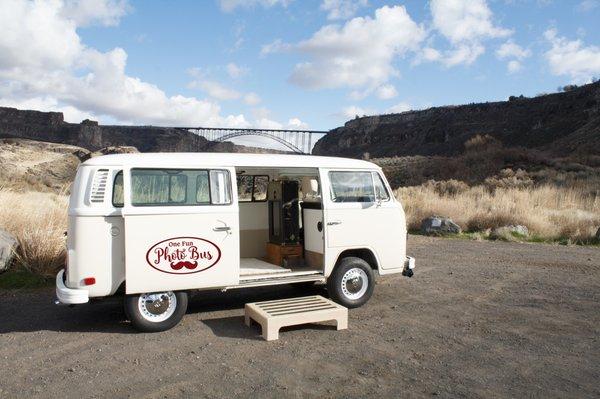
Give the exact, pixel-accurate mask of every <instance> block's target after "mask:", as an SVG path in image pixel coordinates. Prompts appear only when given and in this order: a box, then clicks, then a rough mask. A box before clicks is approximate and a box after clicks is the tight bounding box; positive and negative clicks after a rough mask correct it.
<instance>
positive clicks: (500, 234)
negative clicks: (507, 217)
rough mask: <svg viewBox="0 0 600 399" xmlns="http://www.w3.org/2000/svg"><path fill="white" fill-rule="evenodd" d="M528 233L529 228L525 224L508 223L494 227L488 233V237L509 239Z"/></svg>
mask: <svg viewBox="0 0 600 399" xmlns="http://www.w3.org/2000/svg"><path fill="white" fill-rule="evenodd" d="M528 235H529V229H528V228H527V226H522V225H520V224H518V225H509V226H502V227H496V228H495V229H493V230H492V232H491V233H490V238H491V239H493V240H507V241H511V240H514V239H515V238H518V237H519V236H520V237H527V236H528Z"/></svg>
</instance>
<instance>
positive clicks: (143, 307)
mask: <svg viewBox="0 0 600 399" xmlns="http://www.w3.org/2000/svg"><path fill="white" fill-rule="evenodd" d="M187 305H188V297H187V294H186V293H185V292H183V291H177V292H173V291H166V292H154V293H144V294H134V295H127V296H126V297H125V313H126V314H127V318H129V320H130V321H131V324H133V326H134V327H135V328H136V329H138V330H140V331H143V332H159V331H165V330H168V329H170V328H172V327H174V326H175V325H177V323H179V321H180V320H181V318H182V317H183V315H184V314H185V312H186V310H187Z"/></svg>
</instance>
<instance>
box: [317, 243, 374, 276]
mask: <svg viewBox="0 0 600 399" xmlns="http://www.w3.org/2000/svg"><path fill="white" fill-rule="evenodd" d="M327 250H328V251H330V252H331V251H332V250H337V251H336V253H335V254H334V255H332V256H331V257H330V258H329V259H335V261H334V262H328V264H327V265H326V267H325V277H329V276H330V275H331V273H332V272H333V269H334V268H335V267H336V266H337V265H338V263H339V262H340V260H341V259H342V258H345V257H346V256H355V257H357V258H361V259H363V260H364V261H365V262H367V263H368V264H369V265H370V266H371V268H372V269H373V271H375V272H377V274H378V275H380V274H381V273H380V269H379V265H380V264H381V262H380V261H379V257H378V256H377V251H375V249H374V248H373V247H371V246H368V245H359V246H354V247H343V248H342V247H340V248H328V249H327Z"/></svg>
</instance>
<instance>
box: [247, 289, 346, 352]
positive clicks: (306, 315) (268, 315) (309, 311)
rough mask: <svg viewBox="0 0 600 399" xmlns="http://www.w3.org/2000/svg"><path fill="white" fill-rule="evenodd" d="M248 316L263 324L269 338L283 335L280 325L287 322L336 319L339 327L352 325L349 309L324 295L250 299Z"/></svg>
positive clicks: (286, 324) (292, 324) (270, 339)
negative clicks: (280, 332)
mask: <svg viewBox="0 0 600 399" xmlns="http://www.w3.org/2000/svg"><path fill="white" fill-rule="evenodd" d="M244 319H245V322H246V325H247V326H250V324H251V319H253V320H254V321H256V322H257V323H258V324H260V325H261V327H262V336H263V338H264V339H266V340H267V341H272V340H275V339H278V338H279V329H280V328H281V327H285V326H295V325H298V324H306V323H316V322H320V321H330V320H335V321H336V322H337V329H338V330H345V329H346V328H348V309H346V308H345V307H343V306H341V305H338V304H337V303H335V302H332V301H330V300H329V299H325V298H323V297H322V296H320V295H314V296H305V297H299V298H288V299H277V300H274V301H265V302H254V303H247V304H246V306H245V307H244Z"/></svg>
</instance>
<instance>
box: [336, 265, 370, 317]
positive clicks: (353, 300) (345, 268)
mask: <svg viewBox="0 0 600 399" xmlns="http://www.w3.org/2000/svg"><path fill="white" fill-rule="evenodd" d="M350 271H352V273H349V272H350ZM348 273H349V274H348ZM352 275H354V277H352ZM344 276H347V277H346V279H345V277H344ZM348 276H351V278H350V279H348ZM355 279H358V280H357V281H358V282H357V283H355V282H354V281H355ZM365 283H366V284H367V286H366V287H365V288H364V290H363V286H364V284H365ZM350 284H352V286H350ZM374 289H375V274H374V273H373V269H371V266H370V265H369V264H368V263H367V262H365V261H364V260H362V259H360V258H356V257H353V256H349V257H347V258H344V259H342V260H341V261H340V262H339V263H338V265H337V266H336V267H335V269H333V272H332V273H331V275H330V276H329V278H328V279H327V292H328V293H329V296H330V297H331V299H333V300H334V301H335V302H337V303H339V304H340V305H343V306H345V307H347V308H357V307H359V306H362V305H364V304H365V303H367V301H368V300H369V298H371V295H373V290H374ZM357 295H359V296H357Z"/></svg>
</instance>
